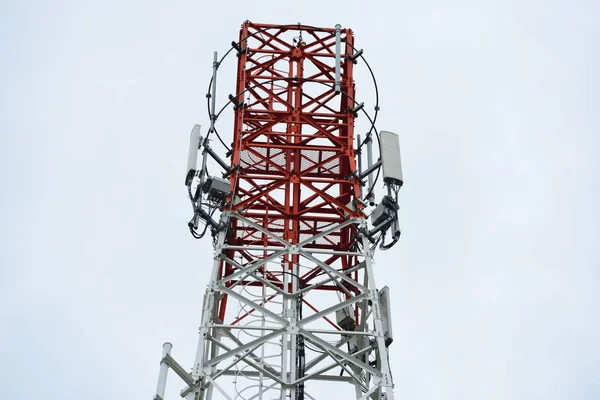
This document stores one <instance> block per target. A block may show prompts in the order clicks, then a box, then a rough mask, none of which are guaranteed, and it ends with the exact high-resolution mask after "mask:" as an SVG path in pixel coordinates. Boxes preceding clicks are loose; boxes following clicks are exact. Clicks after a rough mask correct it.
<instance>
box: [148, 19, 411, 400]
mask: <svg viewBox="0 0 600 400" xmlns="http://www.w3.org/2000/svg"><path fill="white" fill-rule="evenodd" d="M228 54H231V55H232V57H235V56H237V87H236V93H235V94H232V95H230V96H229V103H228V104H229V105H230V106H232V107H233V108H234V110H235V111H234V115H235V118H234V128H233V140H232V141H231V143H232V145H231V148H230V149H229V151H228V153H227V157H229V158H230V161H223V160H222V159H221V158H220V157H219V156H218V155H217V152H216V151H214V150H213V149H212V148H210V146H209V145H208V143H209V140H208V138H209V137H211V135H217V134H218V133H217V130H216V127H215V122H216V120H217V117H218V115H219V114H220V113H219V112H217V111H215V110H217V108H215V101H216V77H217V70H218V68H219V66H220V64H221V62H222V61H223V59H224V58H225V57H224V58H223V59H221V60H218V58H217V55H216V53H215V63H214V72H213V79H212V81H211V89H210V95H209V96H207V97H209V103H212V105H210V106H209V110H210V111H209V113H210V117H211V125H210V129H208V134H207V137H205V138H202V137H200V130H199V127H198V126H197V127H196V128H195V129H194V131H193V132H192V149H191V152H190V167H189V170H190V171H189V174H188V176H187V178H186V185H188V188H189V194H190V198H191V200H192V204H193V206H194V219H193V220H192V221H191V222H190V230H191V231H192V233H193V234H194V235H195V236H196V237H201V236H203V235H204V233H206V232H207V231H210V232H211V233H212V236H213V243H214V250H215V252H214V258H213V261H212V273H211V275H210V281H209V283H208V288H207V291H206V294H205V296H204V304H203V308H202V321H201V325H200V341H199V344H198V351H197V355H196V361H195V363H194V366H193V368H192V370H191V372H187V371H185V370H184V369H183V368H181V366H179V364H177V362H175V361H174V360H173V359H172V358H171V356H170V354H169V350H170V345H169V344H165V348H164V354H163V359H162V362H161V374H160V378H159V387H158V392H157V395H156V399H162V398H163V396H164V385H165V379H166V372H167V369H168V368H169V367H170V368H172V369H173V370H174V371H175V372H176V373H177V374H178V375H179V376H180V377H182V378H183V379H184V381H185V382H186V384H187V387H186V388H185V389H184V390H183V391H182V393H181V395H182V397H186V398H188V399H195V400H200V399H208V400H211V399H230V400H237V399H244V400H251V399H258V400H262V399H280V400H287V399H292V400H304V399H322V398H325V397H327V396H337V397H338V398H340V399H350V398H355V399H373V400H382V399H386V400H393V398H394V396H393V391H392V388H393V383H392V376H391V373H390V366H389V357H388V346H389V344H390V343H391V340H392V339H391V321H390V317H389V297H388V296H389V295H388V291H387V288H384V289H383V290H377V287H376V286H375V276H374V271H373V265H372V256H373V252H374V249H375V245H376V244H377V243H378V242H379V241H381V242H383V241H384V238H383V237H384V236H385V233H386V232H391V235H392V238H393V243H395V241H396V240H397V239H398V236H399V229H398V224H397V212H396V210H397V208H398V207H397V205H396V204H397V193H398V189H399V188H400V186H401V184H402V178H401V170H400V164H399V154H398V155H392V156H387V157H388V158H389V159H390V160H391V161H387V165H386V160H385V158H386V155H385V154H384V153H385V151H386V150H384V151H380V153H381V156H380V160H379V161H377V162H376V163H372V161H371V160H369V165H368V166H367V168H365V171H362V168H361V165H359V164H360V161H357V160H358V159H359V157H357V153H360V149H361V147H363V144H365V146H364V148H367V147H368V149H369V150H370V149H371V141H372V139H371V138H377V139H378V140H380V139H381V141H387V142H386V143H390V145H389V146H387V147H391V148H392V152H393V151H395V150H394V147H395V146H396V147H397V136H395V135H394V134H390V133H389V132H377V130H376V128H375V126H374V124H373V119H372V118H371V117H370V116H369V115H368V114H366V113H365V114H366V115H367V118H366V119H368V120H370V122H369V124H368V128H369V129H367V130H366V131H363V132H362V133H363V135H365V136H364V138H365V141H364V142H360V136H359V135H356V137H355V133H356V132H355V118H356V117H357V116H358V115H359V114H360V113H363V112H364V107H363V104H362V103H359V102H358V101H357V100H356V99H355V83H354V79H353V69H354V67H355V64H356V63H357V62H358V61H359V59H360V58H362V51H361V50H357V49H355V47H354V36H353V33H352V30H350V29H345V28H341V27H339V25H338V26H336V27H335V28H315V27H311V26H305V25H300V24H298V25H285V26H281V25H265V24H255V23H251V22H245V23H244V24H243V25H242V28H241V31H240V38H239V41H238V42H233V43H232V49H231V50H230V52H229V53H228ZM375 110H376V111H378V110H379V107H378V105H375ZM198 148H200V149H203V150H202V154H203V156H204V157H203V162H202V166H201V167H199V168H197V167H196V158H195V157H196V156H195V154H194V153H195V152H196V153H197V150H198ZM357 150H358V151H357ZM207 158H208V159H212V160H213V161H211V162H213V163H214V161H216V164H218V165H219V166H220V167H221V168H222V169H223V174H219V176H210V175H209V174H208V171H207V167H206V165H207ZM395 158H397V161H396V160H395ZM369 159H371V154H370V151H369ZM396 164H397V165H396ZM379 168H383V178H384V182H385V183H386V185H387V188H388V195H387V196H385V197H384V198H383V199H382V201H381V203H380V205H379V206H378V207H376V208H375V210H374V212H373V214H374V215H373V216H372V217H371V222H372V224H369V223H368V220H367V211H366V209H367V208H368V207H369V200H372V192H373V183H372V174H374V173H378V171H379ZM366 180H368V181H369V185H367V184H366V182H365V181H366ZM218 213H220V217H218V215H219V214H218ZM369 214H370V212H369ZM199 226H200V228H199ZM200 232H201V233H200ZM393 243H392V244H393ZM389 247H391V246H390V245H387V246H386V245H383V248H389ZM209 264H210V262H208V261H207V264H206V267H208V265H209Z"/></svg>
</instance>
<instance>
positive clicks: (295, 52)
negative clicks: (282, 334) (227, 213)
mask: <svg viewBox="0 0 600 400" xmlns="http://www.w3.org/2000/svg"><path fill="white" fill-rule="evenodd" d="M341 36H342V43H341V92H342V93H340V94H336V93H335V91H334V82H335V30H334V29H323V28H314V27H309V26H298V25H288V26H278V25H265V24H254V23H251V22H245V23H244V24H243V25H242V28H241V31H240V41H239V43H238V45H239V47H240V49H241V51H239V52H238V71H237V94H236V95H234V98H235V103H236V104H239V105H240V106H239V107H237V108H236V109H235V122H234V135H233V143H232V154H231V165H232V167H233V168H235V172H234V173H232V174H231V175H230V180H231V190H232V193H233V194H234V195H233V196H231V197H230V198H229V203H228V204H227V205H226V207H225V210H233V211H236V212H237V213H239V214H241V215H243V216H245V217H247V218H248V219H250V220H252V221H254V222H255V223H256V224H258V225H260V226H262V227H263V228H264V229H266V230H268V231H270V232H272V233H275V234H276V235H277V236H278V237H280V238H282V239H283V240H285V241H286V242H289V243H291V244H297V243H300V242H302V241H303V240H306V239H307V238H309V237H311V236H313V235H316V234H318V233H320V232H322V231H324V230H325V229H327V228H329V227H331V226H334V225H336V224H339V223H342V222H344V221H346V219H347V216H348V215H350V216H352V217H362V218H364V215H363V214H362V212H361V209H362V206H361V205H360V204H354V205H353V206H352V205H351V206H349V204H350V203H352V202H353V200H354V199H357V198H359V196H360V183H359V181H358V180H357V179H356V178H354V177H353V172H355V171H356V169H357V167H356V165H355V150H354V115H353V114H352V112H349V111H348V109H349V108H352V107H354V106H355V104H354V100H353V98H354V95H355V87H354V81H353V65H354V64H353V62H352V60H350V59H348V60H347V59H346V57H345V56H346V55H349V54H352V53H353V51H352V49H353V47H352V46H353V41H354V38H353V35H352V31H351V30H350V29H342V31H341ZM242 104H243V105H242ZM232 221H233V222H232V226H231V228H232V229H230V232H231V233H230V236H229V237H228V239H227V244H230V245H238V246H257V245H258V246H265V247H266V246H270V247H281V246H282V245H281V243H278V242H277V241H275V240H273V239H272V238H269V237H268V236H267V235H266V234H264V233H262V232H260V231H259V230H257V229H255V228H252V227H249V226H247V225H244V224H242V223H241V221H240V220H238V219H232ZM355 232H356V227H355V226H353V225H349V226H347V227H345V228H343V229H341V230H339V231H336V232H333V233H331V234H329V235H326V236H324V237H323V238H321V239H318V240H316V241H315V242H314V243H312V244H309V245H307V246H306V247H310V248H319V249H323V250H336V251H351V250H355V248H354V247H353V246H354V234H355ZM225 254H226V256H227V257H228V258H230V259H233V260H243V262H242V261H239V262H241V263H242V264H243V265H244V263H251V262H253V261H255V260H257V259H259V258H264V257H266V256H267V255H268V254H270V253H268V252H266V251H265V252H262V254H259V253H257V252H256V251H254V252H253V251H249V250H228V251H226V252H225ZM300 261H301V260H300V257H299V256H298V255H297V254H295V255H289V254H288V255H286V256H285V258H284V260H283V262H282V263H281V264H280V265H278V266H275V267H273V266H271V264H266V266H265V267H263V268H261V270H260V272H261V273H262V274H264V276H266V277H268V278H269V279H270V280H271V281H273V282H276V283H275V286H278V287H279V288H280V289H282V290H285V291H286V292H290V291H291V287H290V286H288V287H284V285H283V274H284V273H291V271H293V268H292V267H293V265H294V264H295V263H299V262H300ZM325 262H326V263H327V264H328V265H330V266H332V268H335V269H338V270H339V269H347V268H350V267H351V266H353V265H356V263H357V259H356V258H355V257H354V256H347V255H330V256H329V258H328V259H327V260H325ZM304 264H306V262H304ZM236 271H237V269H236V268H234V267H233V266H232V265H230V264H229V263H228V262H225V261H223V262H222V264H221V272H220V277H227V276H228V275H230V274H232V273H234V272H236ZM322 274H323V271H322V269H321V267H319V266H318V265H316V264H315V265H311V266H310V269H308V270H304V272H303V273H302V276H300V280H299V281H300V284H299V286H300V288H302V287H305V286H307V285H310V284H312V283H314V282H315V280H318V279H322V276H321V278H319V275H322ZM350 276H351V277H352V278H353V279H358V274H357V273H352V274H350ZM234 282H235V280H232V281H229V283H228V285H232V284H233V283H234ZM277 282H279V283H277ZM242 284H243V285H247V286H261V285H262V283H261V282H260V281H253V280H252V278H247V280H246V281H244V282H243V283H242ZM346 288H347V289H348V290H349V291H350V292H356V290H355V288H354V287H352V285H351V284H348V285H346ZM319 290H329V291H336V290H337V291H341V290H340V288H339V286H336V285H335V284H329V285H324V286H323V287H321V288H320V289H319ZM345 296H346V297H347V294H345ZM269 300H270V299H269ZM269 300H267V301H269ZM303 303H304V304H305V305H307V306H308V309H307V312H309V311H308V310H312V311H314V312H317V311H319V310H318V309H317V308H316V307H315V306H314V305H312V304H311V303H309V302H307V301H306V300H304V301H303ZM330 305H331V304H328V305H327V307H328V306H330ZM323 308H326V307H323ZM226 309H227V296H226V295H225V296H224V297H223V298H222V299H221V300H220V304H219V316H220V319H221V321H224V320H225V318H226ZM252 312H254V310H250V311H248V312H246V313H245V314H242V315H241V316H238V317H237V318H236V319H235V320H234V321H233V323H238V322H239V321H241V320H243V319H244V318H245V317H246V316H247V315H248V314H251V313H252ZM327 321H328V322H329V323H330V324H333V325H334V326H336V327H337V324H335V323H334V322H331V321H330V320H329V319H327ZM224 322H226V321H224Z"/></svg>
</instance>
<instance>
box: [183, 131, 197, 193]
mask: <svg viewBox="0 0 600 400" xmlns="http://www.w3.org/2000/svg"><path fill="white" fill-rule="evenodd" d="M199 148H200V125H194V128H193V129H192V133H190V150H189V152H188V164H187V174H186V176H185V185H186V186H189V185H190V184H191V183H192V179H193V178H194V175H195V174H196V169H197V168H198V149H199Z"/></svg>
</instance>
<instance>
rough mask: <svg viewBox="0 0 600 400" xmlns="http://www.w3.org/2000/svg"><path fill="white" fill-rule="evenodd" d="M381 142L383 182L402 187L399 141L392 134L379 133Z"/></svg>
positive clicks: (396, 136)
mask: <svg viewBox="0 0 600 400" xmlns="http://www.w3.org/2000/svg"><path fill="white" fill-rule="evenodd" d="M379 136H380V140H381V149H380V151H381V164H382V167H383V182H385V183H392V184H396V185H400V186H402V183H404V180H403V179H402V163H401V161H400V140H399V138H398V135H396V134H395V133H392V132H387V131H381V132H379Z"/></svg>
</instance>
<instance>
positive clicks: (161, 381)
mask: <svg viewBox="0 0 600 400" xmlns="http://www.w3.org/2000/svg"><path fill="white" fill-rule="evenodd" d="M172 348H173V345H172V344H171V343H169V342H166V343H165V344H163V352H162V359H161V361H160V371H159V373H158V386H157V387H156V396H155V397H154V400H163V399H164V398H165V388H166V387H167V373H168V372H169V366H168V365H167V363H166V362H165V361H163V360H164V358H165V357H166V356H167V355H168V354H170V353H171V349H172Z"/></svg>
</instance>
